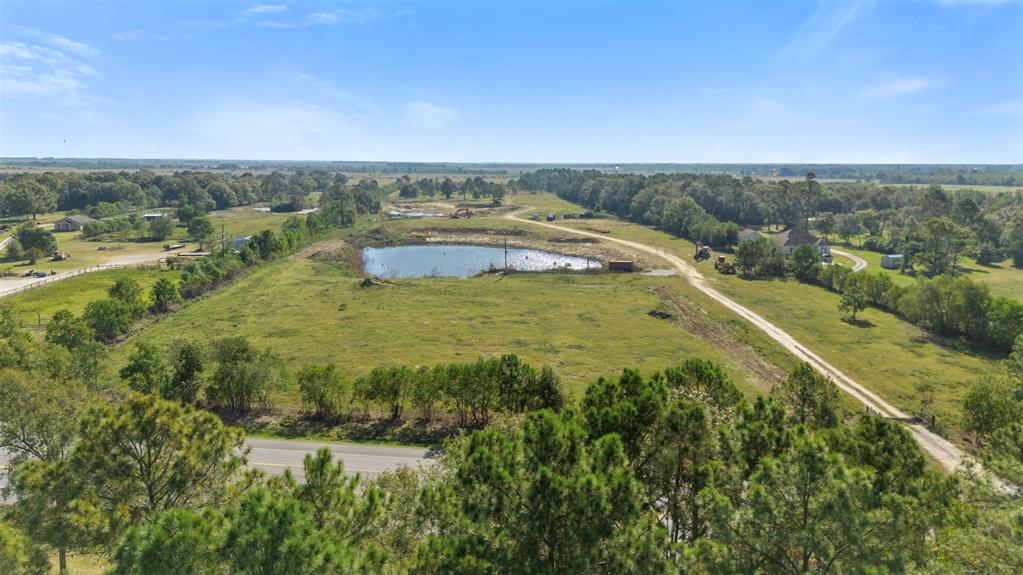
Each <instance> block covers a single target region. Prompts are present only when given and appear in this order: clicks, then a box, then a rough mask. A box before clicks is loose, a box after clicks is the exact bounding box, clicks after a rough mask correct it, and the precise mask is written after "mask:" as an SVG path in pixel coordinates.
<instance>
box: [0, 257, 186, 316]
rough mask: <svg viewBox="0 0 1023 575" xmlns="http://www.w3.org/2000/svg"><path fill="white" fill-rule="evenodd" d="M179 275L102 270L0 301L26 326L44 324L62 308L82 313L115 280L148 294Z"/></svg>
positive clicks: (105, 291) (166, 271) (137, 270)
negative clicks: (127, 281)
mask: <svg viewBox="0 0 1023 575" xmlns="http://www.w3.org/2000/svg"><path fill="white" fill-rule="evenodd" d="M180 275H181V273H180V272H177V271H171V270H162V271H154V270H139V269H123V270H105V271H100V272H94V273H89V274H84V275H81V276H76V277H74V278H70V279H66V280H63V281H59V282H54V283H52V284H49V285H47V286H44V287H40V288H36V289H34V290H29V291H25V292H21V293H18V294H14V295H10V296H7V297H5V298H3V300H2V301H4V302H10V303H11V304H13V305H14V308H15V310H16V311H17V312H18V313H19V314H21V315H22V318H23V321H25V322H26V323H32V322H35V321H37V320H38V319H39V318H41V319H42V321H43V322H44V323H45V321H46V320H47V319H48V318H50V317H53V314H54V312H56V311H57V310H60V309H63V308H67V309H69V310H71V311H72V312H74V313H76V314H80V313H82V311H84V310H85V306H86V304H88V303H89V302H91V301H93V300H97V299H102V298H105V297H107V289H108V288H110V286H111V285H113V283H114V282H115V281H117V280H118V279H121V278H132V279H134V280H135V281H137V282H139V285H141V286H142V288H143V289H144V290H146V291H147V292H148V291H149V289H150V288H151V287H152V286H153V284H155V283H156V281H157V280H158V279H160V278H169V279H171V280H177V279H178V277H180Z"/></svg>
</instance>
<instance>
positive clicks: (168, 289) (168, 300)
mask: <svg viewBox="0 0 1023 575" xmlns="http://www.w3.org/2000/svg"><path fill="white" fill-rule="evenodd" d="M181 301H182V300H181V293H180V292H178V286H177V285H175V284H174V282H172V281H171V280H169V279H167V278H160V279H158V280H156V283H155V284H153V308H152V309H153V311H155V312H156V313H167V312H169V311H171V310H173V309H174V308H176V307H177V306H179V305H181Z"/></svg>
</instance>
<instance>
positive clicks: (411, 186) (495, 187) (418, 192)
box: [398, 175, 508, 204]
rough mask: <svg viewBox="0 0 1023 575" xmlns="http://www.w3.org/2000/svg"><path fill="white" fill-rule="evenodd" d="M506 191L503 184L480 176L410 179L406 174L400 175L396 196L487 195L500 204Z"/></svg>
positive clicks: (478, 197)
mask: <svg viewBox="0 0 1023 575" xmlns="http://www.w3.org/2000/svg"><path fill="white" fill-rule="evenodd" d="M507 191H508V190H507V186H505V185H504V184H501V183H500V182H494V181H491V180H485V179H483V177H482V176H475V177H472V178H465V179H464V180H462V181H461V182H457V181H455V180H452V179H451V178H444V179H443V180H437V179H435V178H420V179H418V180H412V179H411V178H410V177H408V176H407V175H406V176H402V177H401V178H400V179H399V180H398V196H399V197H402V198H416V197H420V196H426V197H430V198H432V197H434V196H435V195H437V196H444V199H446V200H450V199H451V198H452V196H455V195H456V194H460V195H461V196H462V199H463V200H464V199H466V198H467V197H468V196H470V195H471V196H472V199H474V200H478V199H480V198H482V197H486V196H489V197H490V198H491V200H492V201H493V202H494V203H495V204H500V203H501V200H502V199H504V196H505V195H506V194H507Z"/></svg>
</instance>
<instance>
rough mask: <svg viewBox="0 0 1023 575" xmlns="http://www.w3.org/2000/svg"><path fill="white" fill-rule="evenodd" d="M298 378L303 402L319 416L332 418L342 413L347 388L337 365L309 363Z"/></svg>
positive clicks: (299, 373)
mask: <svg viewBox="0 0 1023 575" xmlns="http://www.w3.org/2000/svg"><path fill="white" fill-rule="evenodd" d="M296 379H297V380H298V389H299V392H300V393H301V395H302V403H304V404H305V405H306V406H307V407H310V408H312V409H313V410H314V411H315V413H316V415H317V417H322V418H328V419H331V418H335V417H337V416H338V415H340V413H341V409H342V405H343V402H344V400H345V396H346V395H347V388H346V386H345V382H344V378H342V377H341V373H340V372H338V370H337V366H336V365H334V364H327V365H307V366H305V367H303V368H302V369H301V371H299V372H298V375H297V376H296Z"/></svg>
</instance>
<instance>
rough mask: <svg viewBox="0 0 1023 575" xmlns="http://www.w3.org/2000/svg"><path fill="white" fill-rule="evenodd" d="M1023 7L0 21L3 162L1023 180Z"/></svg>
mask: <svg viewBox="0 0 1023 575" xmlns="http://www.w3.org/2000/svg"><path fill="white" fill-rule="evenodd" d="M1021 113H1023V2H1021V1H1020V0H1014V1H998V0H919V1H904V2H884V1H862V0H855V1H849V2H843V1H827V2H819V3H818V2H801V1H784V2H773V1H758V2H737V1H724V2H711V1H709V0H708V1H701V2H648V3H637V2H629V3H625V2H621V3H618V2H608V1H603V2H595V3H589V2H581V1H572V2H560V3H546V2H520V3H510V2H488V1H480V2H471V3H470V2H453V1H447V2H435V3H429V2H375V3H359V2H340V3H339V2H332V3H327V2H301V3H300V2H286V0H281V1H280V2H277V1H273V2H266V3H261V4H254V3H231V2H217V3H200V2H179V3H156V2H127V1H121V2H110V3H103V2H48V1H45V0H44V1H40V0H33V1H31V2H18V1H15V2H11V1H3V2H0V156H61V157H63V156H74V157H100V156H102V157H136V158H141V157H145V158H152V157H165V158H241V159H322V160H331V159H333V160H392V161H523V162H848V163H853V162H856V163H859V162H882V163H908V162H924V163H929V162H934V163H959V162H968V163H1023V117H1021Z"/></svg>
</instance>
